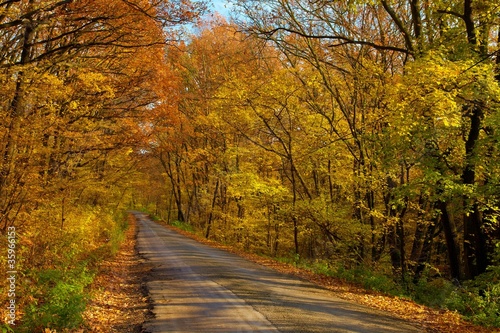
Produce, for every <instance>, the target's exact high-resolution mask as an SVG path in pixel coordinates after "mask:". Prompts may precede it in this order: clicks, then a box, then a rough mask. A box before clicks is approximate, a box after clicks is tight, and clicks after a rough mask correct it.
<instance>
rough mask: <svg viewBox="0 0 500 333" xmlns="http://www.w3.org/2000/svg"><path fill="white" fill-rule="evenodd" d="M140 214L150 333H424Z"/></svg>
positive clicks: (140, 235) (139, 224) (147, 324)
mask: <svg viewBox="0 0 500 333" xmlns="http://www.w3.org/2000/svg"><path fill="white" fill-rule="evenodd" d="M134 214H135V216H136V217H137V221H138V226H139V233H138V240H137V241H138V243H137V244H138V245H137V246H138V250H139V252H140V253H141V254H142V255H143V256H144V257H145V258H146V260H148V261H150V262H151V263H152V264H153V265H154V268H153V271H152V274H151V277H150V279H149V281H148V283H147V284H148V285H147V287H148V289H149V293H150V297H151V300H152V303H153V313H154V318H152V319H151V320H150V321H149V322H147V323H145V325H144V329H145V331H146V332H151V333H167V332H168V333H173V332H183V333H186V332H204V333H216V332H226V333H236V332H329V333H330V332H332V333H334V332H356V333H375V332H380V333H391V332H394V333H396V332H397V333H406V332H422V331H421V330H419V329H417V328H415V327H412V326H411V325H409V324H407V323H405V322H404V321H401V320H398V319H395V318H392V317H390V316H388V315H386V314H384V313H383V312H379V311H375V310H372V309H369V308H366V307H362V306H360V305H356V304H353V303H350V302H347V301H344V300H341V299H339V298H337V297H335V295H334V294H333V293H332V292H330V291H327V290H325V289H322V288H320V287H317V286H315V285H313V284H311V283H308V282H305V281H302V280H300V279H297V278H294V277H291V276H288V275H284V274H280V273H277V272H275V271H273V270H271V269H269V268H266V267H263V266H260V265H258V264H255V263H253V262H250V261H247V260H245V259H242V258H240V257H238V256H236V255H233V254H230V253H227V252H224V251H222V250H218V249H214V248H211V247H208V246H206V245H202V244H200V243H198V242H196V241H194V240H192V239H189V238H186V237H184V236H182V235H180V234H178V233H176V232H174V231H172V230H169V229H166V228H165V227H163V226H160V225H158V224H156V223H154V222H152V221H151V220H149V219H148V218H147V217H146V216H145V215H143V214H140V213H134Z"/></svg>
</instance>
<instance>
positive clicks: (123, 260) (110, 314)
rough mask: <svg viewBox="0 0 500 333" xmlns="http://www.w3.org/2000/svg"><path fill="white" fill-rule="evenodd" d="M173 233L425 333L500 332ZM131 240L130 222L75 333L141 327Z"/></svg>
mask: <svg viewBox="0 0 500 333" xmlns="http://www.w3.org/2000/svg"><path fill="white" fill-rule="evenodd" d="M171 228H173V227H171ZM174 229H175V230H177V231H178V232H180V233H182V234H184V235H185V236H188V237H190V238H193V239H196V240H198V241H199V242H202V243H204V244H207V245H210V246H213V247H218V248H221V249H224V250H227V251H230V252H232V253H235V254H238V255H240V256H242V257H244V258H247V259H249V260H252V261H254V262H257V263H259V264H261V265H265V266H267V267H271V268H273V269H275V270H277V271H280V272H284V273H287V274H293V275H295V276H298V277H300V278H303V279H306V280H309V281H311V282H313V283H315V284H318V285H321V286H323V287H326V288H328V289H330V290H332V291H334V292H335V293H336V294H337V295H338V296H339V297H341V298H344V299H349V300H352V301H355V302H357V303H361V304H365V305H368V306H370V307H373V308H377V309H381V310H383V311H386V312H389V313H392V314H394V315H395V316H398V317H400V318H403V319H405V320H408V321H409V322H412V323H414V324H415V325H417V326H419V327H422V328H424V329H425V330H426V331H427V332H431V333H459V332H460V333H493V332H500V330H494V329H491V328H484V327H478V326H474V325H472V324H470V323H467V322H465V321H464V320H462V319H461V318H460V316H459V315H458V314H456V313H454V312H450V311H443V310H437V309H432V308H428V307H425V306H422V305H418V304H416V303H415V302H412V301H409V300H407V299H402V298H397V297H391V296H385V295H382V294H379V293H375V292H372V291H366V290H364V289H362V288H359V287H357V286H355V285H351V284H348V283H345V282H344V281H341V280H339V279H335V278H332V277H327V276H322V275H317V274H314V273H312V272H310V271H307V270H304V269H299V268H297V267H295V266H293V265H289V264H284V263H279V262H276V261H274V260H270V259H267V258H262V257H259V256H257V255H252V254H248V253H244V252H241V251H238V250H236V249H233V248H230V247H227V246H222V245H220V244H217V243H215V242H212V241H208V240H206V239H204V238H202V237H198V236H195V235H193V234H190V233H188V232H185V231H182V230H179V229H177V228H174ZM135 235H136V224H135V221H133V218H131V227H130V228H129V230H128V232H127V237H126V240H125V241H124V243H123V245H122V247H121V248H120V250H119V252H118V254H117V256H116V257H115V258H113V260H110V261H107V262H106V263H104V264H103V266H102V269H101V273H100V275H99V276H98V278H97V279H96V281H95V283H94V285H93V290H94V296H93V299H92V301H91V302H90V304H89V306H88V309H87V311H86V312H85V318H86V322H87V324H86V326H87V327H86V328H85V329H82V330H80V331H79V332H82V333H83V332H107V333H113V332H120V333H139V332H141V330H142V328H141V326H142V325H141V324H142V323H143V322H144V321H145V320H146V319H147V317H148V315H149V310H148V308H149V305H148V299H147V295H146V290H145V289H144V287H143V284H144V278H145V277H146V275H147V273H148V272H149V270H150V267H149V266H148V265H147V264H146V263H145V262H144V261H143V260H142V258H140V257H139V255H138V254H137V253H136V251H135Z"/></svg>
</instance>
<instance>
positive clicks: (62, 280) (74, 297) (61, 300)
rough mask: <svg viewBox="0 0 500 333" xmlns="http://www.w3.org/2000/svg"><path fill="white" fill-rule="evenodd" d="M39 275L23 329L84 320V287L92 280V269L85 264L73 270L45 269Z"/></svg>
mask: <svg viewBox="0 0 500 333" xmlns="http://www.w3.org/2000/svg"><path fill="white" fill-rule="evenodd" d="M36 275H38V278H37V291H36V293H35V294H34V295H33V298H34V300H33V301H32V302H31V304H30V305H29V306H28V307H27V308H26V310H25V311H26V314H25V316H24V317H23V328H22V330H23V331H24V332H36V331H40V330H42V329H43V328H45V327H48V328H51V329H63V328H70V329H71V328H77V327H78V326H79V325H80V324H81V323H82V322H83V318H82V313H83V311H84V310H85V307H86V302H87V295H86V294H85V287H86V286H87V285H89V284H90V283H91V282H92V279H93V273H91V272H89V271H87V268H86V265H85V264H82V265H80V266H79V267H76V268H73V269H72V270H67V271H60V270H45V271H41V272H38V273H37V274H36Z"/></svg>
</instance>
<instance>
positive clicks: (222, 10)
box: [209, 0, 231, 17]
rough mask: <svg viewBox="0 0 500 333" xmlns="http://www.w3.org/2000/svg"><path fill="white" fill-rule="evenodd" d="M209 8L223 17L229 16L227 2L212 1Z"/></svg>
mask: <svg viewBox="0 0 500 333" xmlns="http://www.w3.org/2000/svg"><path fill="white" fill-rule="evenodd" d="M209 6H210V8H211V9H212V10H214V11H216V12H219V14H222V15H223V16H225V17H228V16H229V11H230V7H231V5H230V4H228V1H227V0H212V1H211V4H210V5H209Z"/></svg>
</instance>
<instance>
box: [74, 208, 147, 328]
mask: <svg viewBox="0 0 500 333" xmlns="http://www.w3.org/2000/svg"><path fill="white" fill-rule="evenodd" d="M129 219H130V220H129V221H130V227H129V228H128V230H127V232H126V235H125V240H124V241H123V243H122V245H121V247H120V249H119V251H118V253H117V254H116V256H115V257H113V258H112V259H110V260H108V261H106V262H104V263H103V264H102V266H101V267H100V273H99V275H98V276H97V278H96V280H95V281H94V283H93V285H92V290H91V294H92V299H91V301H90V302H89V304H88V306H87V310H86V311H85V313H84V317H85V327H84V328H82V329H80V330H78V331H75V332H74V333H80V332H81V333H87V332H88V333H90V332H92V333H100V332H102V333H115V332H116V333H140V332H142V323H143V322H144V321H145V320H146V319H147V317H148V315H149V313H150V312H149V304H148V298H147V290H146V289H145V287H144V279H145V277H146V276H147V273H148V272H149V270H150V267H149V266H148V265H147V264H146V263H145V262H144V260H143V259H142V258H140V257H139V255H138V254H137V252H136V248H135V244H136V237H135V236H136V232H137V226H136V222H135V220H134V218H133V217H132V216H130V217H129Z"/></svg>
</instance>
